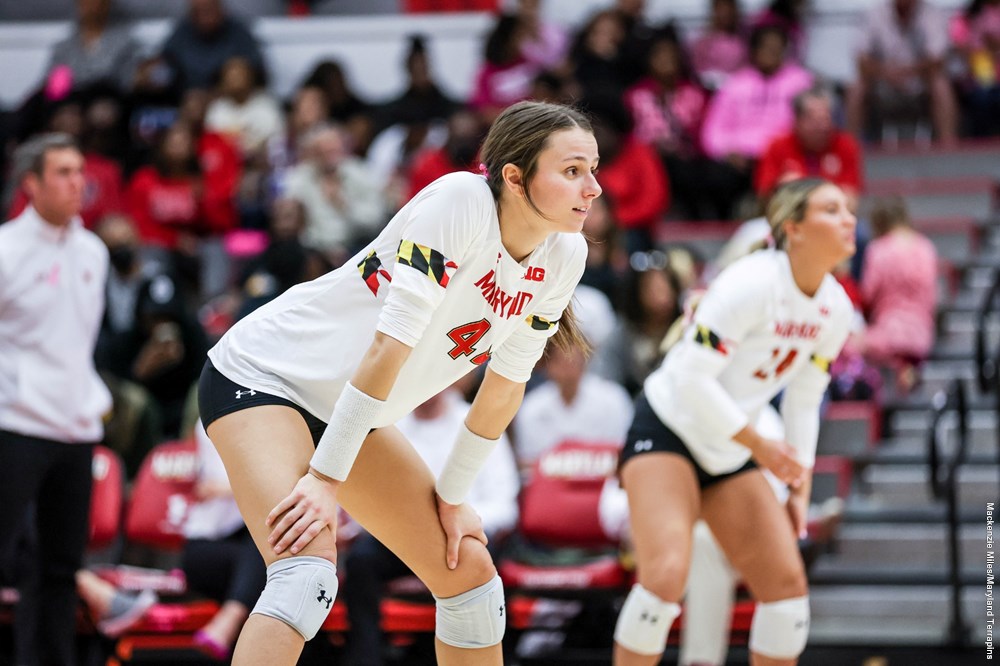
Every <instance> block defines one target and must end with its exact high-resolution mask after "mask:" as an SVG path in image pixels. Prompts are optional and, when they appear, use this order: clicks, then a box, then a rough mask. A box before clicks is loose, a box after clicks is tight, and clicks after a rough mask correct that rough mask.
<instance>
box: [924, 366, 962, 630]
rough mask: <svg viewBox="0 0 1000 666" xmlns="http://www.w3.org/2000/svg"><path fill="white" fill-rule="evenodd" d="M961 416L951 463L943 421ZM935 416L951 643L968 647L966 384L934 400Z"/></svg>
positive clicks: (934, 467) (932, 456) (933, 475)
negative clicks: (962, 483)
mask: <svg viewBox="0 0 1000 666" xmlns="http://www.w3.org/2000/svg"><path fill="white" fill-rule="evenodd" d="M951 412H956V413H957V415H958V431H957V435H958V441H957V442H956V443H955V450H954V451H953V452H952V455H951V456H950V458H949V459H948V460H944V457H945V453H944V452H943V451H942V447H943V444H944V441H943V440H944V432H945V429H944V428H943V423H942V421H943V419H944V417H945V416H946V415H947V414H949V413H951ZM932 414H933V416H932V418H931V424H930V429H929V431H928V437H927V462H928V465H929V467H930V484H931V493H932V494H933V496H934V498H935V499H938V500H940V499H944V500H945V501H946V503H947V506H946V510H947V519H948V525H947V527H948V583H949V585H950V586H951V620H950V622H949V624H948V640H949V643H951V644H952V645H954V646H958V647H961V646H964V645H966V644H967V641H968V639H969V637H970V635H971V634H970V629H969V625H968V624H967V623H966V622H965V618H964V617H963V612H962V551H961V541H960V540H959V534H958V531H959V525H960V521H959V515H958V514H959V506H958V468H959V467H961V466H962V464H963V463H964V462H965V458H966V455H967V453H968V445H969V427H968V426H969V418H968V417H969V405H968V401H967V399H966V392H965V384H964V382H963V381H962V380H961V379H955V380H953V381H952V383H951V384H950V385H949V386H948V389H947V390H941V391H938V392H937V393H936V394H935V395H934V400H933V412H932Z"/></svg>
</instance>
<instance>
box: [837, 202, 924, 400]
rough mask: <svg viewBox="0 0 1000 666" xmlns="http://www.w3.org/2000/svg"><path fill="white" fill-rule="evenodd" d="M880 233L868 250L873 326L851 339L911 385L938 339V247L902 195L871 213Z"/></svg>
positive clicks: (867, 297)
mask: <svg viewBox="0 0 1000 666" xmlns="http://www.w3.org/2000/svg"><path fill="white" fill-rule="evenodd" d="M871 226H872V231H873V233H874V235H875V238H874V240H872V241H871V242H870V243H869V244H868V247H867V249H866V250H865V259H864V270H863V271H862V278H861V300H862V306H863V308H864V312H865V316H866V319H867V321H868V327H867V329H866V330H865V331H864V333H861V334H856V335H855V336H854V338H853V340H852V342H851V343H850V344H851V345H852V346H853V347H854V348H856V349H857V350H858V351H860V352H861V353H862V354H864V356H865V357H866V358H867V359H868V360H869V361H871V362H873V363H875V364H876V365H879V366H882V367H884V368H886V369H888V370H890V371H891V372H893V373H895V376H896V380H897V384H898V385H900V387H901V388H909V387H911V386H912V384H913V380H914V377H915V374H914V369H915V367H916V366H917V365H919V364H920V363H921V362H922V361H923V360H924V359H926V358H927V355H928V354H929V353H930V351H931V347H932V346H933V344H934V312H935V307H936V305H937V252H936V251H935V249H934V244H933V243H932V242H931V241H930V240H928V239H927V238H926V237H925V236H923V235H922V234H920V233H919V232H918V231H916V230H914V229H913V227H912V226H911V225H910V217H909V213H908V212H907V210H906V204H905V203H904V202H903V200H902V199H900V198H899V197H894V198H890V199H886V200H884V201H880V202H879V203H878V204H877V205H876V206H875V208H874V210H873V211H872V214H871Z"/></svg>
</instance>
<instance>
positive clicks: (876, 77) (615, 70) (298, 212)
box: [0, 0, 1000, 477]
mask: <svg viewBox="0 0 1000 666" xmlns="http://www.w3.org/2000/svg"><path fill="white" fill-rule="evenodd" d="M112 3H113V0H79V1H78V2H77V7H78V12H77V16H76V20H75V23H74V25H73V30H72V33H71V34H70V36H69V37H67V38H66V40H64V41H62V42H60V43H59V44H58V45H57V46H56V47H55V49H54V50H53V53H52V57H51V61H50V63H49V66H48V67H47V70H46V72H45V76H44V78H43V80H41V81H39V83H38V86H37V88H36V90H35V91H34V92H33V94H31V96H30V97H29V98H28V99H26V100H24V101H23V103H22V104H20V105H19V106H18V107H17V108H14V109H9V110H7V111H6V112H4V113H3V114H2V116H0V136H2V137H3V139H4V144H3V146H2V153H0V166H2V167H3V168H2V169H0V183H2V199H0V209H2V210H3V211H4V213H5V215H4V219H11V218H13V217H15V216H17V215H18V214H19V213H20V212H21V211H22V210H24V208H25V207H26V206H28V205H30V201H29V199H28V197H27V193H26V191H25V190H24V188H23V187H22V177H23V176H24V173H25V170H26V168H27V165H24V164H19V163H18V161H17V159H16V155H17V152H16V148H17V147H18V146H19V145H21V144H23V143H24V142H25V141H27V140H28V139H29V138H30V137H32V136H35V135H37V134H39V133H43V132H64V133H66V134H69V135H70V136H72V137H73V138H75V139H76V140H77V141H78V143H79V145H80V146H81V148H82V150H83V152H84V156H85V167H84V169H85V177H86V193H85V202H84V208H83V210H82V211H81V216H82V219H83V222H84V224H85V225H86V226H87V227H88V228H90V229H92V230H94V231H96V233H97V234H98V235H99V237H100V238H101V240H102V241H103V242H104V243H105V245H106V246H107V248H108V250H109V252H110V258H111V266H112V270H111V272H110V275H109V278H108V284H107V311H106V314H105V317H104V323H103V326H102V330H101V334H100V337H99V340H98V346H97V352H96V360H97V366H98V368H99V370H100V371H101V373H102V377H103V378H104V380H105V382H106V383H107V385H108V386H109V388H110V390H111V392H112V394H113V396H114V410H113V416H112V418H111V420H110V421H109V423H108V427H107V433H106V439H105V441H106V443H107V444H108V445H109V446H111V447H112V448H113V449H115V450H116V451H118V453H119V454H121V455H122V456H123V458H124V460H125V464H126V469H127V472H128V474H129V476H130V477H131V476H134V475H135V474H136V472H137V471H138V469H139V466H140V464H141V463H142V461H143V459H144V458H145V457H146V455H147V454H148V452H149V451H150V450H152V448H153V447H154V446H155V445H156V444H158V443H160V442H162V441H165V440H168V439H173V438H178V437H185V436H188V435H189V433H190V432H191V428H192V427H193V425H194V423H195V420H196V414H195V413H194V409H193V404H194V402H193V400H192V394H193V387H194V385H195V382H196V380H197V377H198V374H199V372H200V371H201V368H202V365H203V363H204V359H205V354H206V351H207V349H208V348H209V346H210V345H211V344H212V342H213V340H215V339H217V338H218V337H219V336H221V334H222V333H224V332H225V330H226V329H227V328H228V326H230V325H231V324H232V323H233V322H235V321H236V320H238V319H239V318H240V317H242V316H244V315H246V314H247V313H249V312H251V311H252V310H253V309H254V308H255V307H257V306H259V305H261V304H263V303H265V302H267V301H268V300H270V299H271V298H273V297H274V296H276V295H277V294H279V293H281V292H283V291H284V290H286V289H288V288H289V287H291V286H293V285H295V284H297V283H300V282H303V281H306V280H310V279H312V278H314V277H317V276H319V275H322V274H323V273H325V272H327V271H329V270H331V269H333V268H336V267H338V266H340V265H342V264H343V263H344V262H345V261H347V260H348V259H349V258H350V257H351V256H352V255H353V254H354V253H355V252H356V251H357V250H358V249H360V248H361V247H363V246H364V245H365V244H366V243H367V242H368V241H369V240H371V239H372V238H374V237H375V235H376V234H377V233H378V232H379V231H380V230H381V229H382V228H383V226H384V225H385V224H386V223H387V222H388V220H389V219H390V218H391V216H392V215H393V214H394V213H395V212H396V211H397V210H398V209H399V208H400V207H401V206H403V205H404V204H405V203H406V201H407V200H408V199H409V198H410V197H412V196H413V195H414V194H415V193H416V192H418V191H419V190H420V189H421V188H422V187H424V186H425V185H427V184H429V183H431V182H432V181H433V180H435V179H436V178H438V177H439V176H441V175H444V174H445V173H448V172H451V171H456V170H470V171H473V172H476V171H478V169H479V161H478V158H477V149H478V145H479V142H480V141H481V139H482V138H483V135H484V132H485V129H486V128H487V127H488V126H489V123H490V122H491V121H492V120H493V119H494V118H495V117H496V115H497V114H498V113H499V111H500V110H502V109H503V108H504V107H506V106H507V105H509V104H511V103H513V102H516V101H519V100H522V99H527V98H536V99H545V100H552V101H561V102H573V103H577V104H579V105H580V106H581V107H582V108H584V109H585V110H586V111H587V112H588V113H589V114H591V115H592V117H593V118H594V121H595V135H596V136H597V138H598V142H599V145H600V149H601V157H602V162H601V171H600V175H599V180H600V182H601V184H602V186H603V188H604V196H603V198H602V199H600V200H598V201H597V202H596V203H595V205H594V206H593V208H592V209H591V210H590V215H589V218H588V220H587V223H586V228H585V232H586V234H587V236H588V242H589V243H590V256H589V259H588V266H587V271H586V273H585V274H584V277H583V280H582V284H583V285H585V286H586V288H585V289H584V291H586V295H585V296H583V297H582V299H583V300H586V301H587V303H584V307H583V308H582V310H583V317H584V322H583V323H584V325H585V327H586V328H588V330H589V332H590V333H591V334H592V342H593V343H594V346H595V347H596V350H595V354H594V358H593V360H592V361H591V362H590V368H589V370H590V371H591V372H592V373H594V377H593V378H592V379H589V378H584V372H585V370H587V362H586V361H585V360H584V358H583V356H582V354H580V355H574V354H570V353H560V354H556V355H553V356H552V357H551V358H550V360H549V363H550V364H551V367H550V372H549V380H550V383H549V384H547V385H543V386H540V387H538V388H537V389H535V391H536V392H533V393H529V395H528V397H527V399H526V401H525V406H524V409H523V410H522V414H521V415H520V416H519V417H518V418H519V421H521V422H519V423H516V425H515V428H514V434H515V441H514V452H515V455H516V456H517V457H518V462H519V463H520V464H521V466H522V467H524V468H527V467H529V466H530V463H531V462H532V461H533V460H535V459H536V458H537V457H538V456H539V455H540V453H541V451H539V450H537V447H538V446H539V442H540V440H538V441H532V442H528V441H519V440H521V439H522V437H518V436H517V435H518V433H520V432H531V431H532V430H535V431H536V432H537V431H538V430H539V429H542V428H545V429H551V428H552V427H554V426H553V425H552V423H550V422H551V421H552V419H553V415H559V419H557V420H562V421H564V422H565V423H566V424H572V425H575V426H581V424H586V421H585V420H584V417H585V416H586V415H587V414H590V415H591V416H592V417H593V416H596V415H597V414H598V413H599V412H598V411H596V410H594V409H593V408H592V407H590V405H594V404H597V405H605V406H606V405H608V404H619V403H622V404H624V405H627V404H628V402H627V399H626V398H627V394H632V395H634V394H635V393H636V392H637V391H638V390H639V389H640V388H641V385H642V382H643V380H644V379H645V377H646V375H647V374H648V373H649V372H650V371H651V370H652V369H653V368H655V367H656V364H657V363H658V362H659V360H660V359H661V358H662V354H663V352H662V348H661V341H662V340H663V339H664V337H665V336H666V335H667V333H668V331H669V330H670V329H671V326H673V325H674V324H675V322H676V321H677V320H678V319H680V318H682V317H683V310H684V303H685V298H686V296H687V295H688V294H690V293H691V292H693V291H695V290H696V289H697V288H698V287H699V286H700V285H701V283H702V281H703V276H702V273H701V271H702V269H703V267H704V266H705V265H706V264H712V263H713V260H714V259H715V258H714V257H705V256H697V255H692V254H691V252H690V251H688V250H685V249H684V248H682V247H676V246H673V245H671V243H670V241H671V224H672V222H675V221H680V220H685V221H710V220H735V219H747V218H753V217H755V216H757V215H758V214H759V211H760V206H761V203H762V202H763V201H766V199H767V196H768V194H769V193H770V192H771V191H772V190H773V188H774V187H775V186H776V185H777V184H779V183H781V182H784V181H785V180H788V179H790V178H796V177H801V176H805V175H819V176H822V177H825V178H828V179H830V180H832V181H833V182H835V183H837V184H838V185H841V186H842V187H843V188H844V189H845V191H846V192H847V193H848V194H849V196H850V197H851V198H852V199H853V200H854V202H855V203H856V202H857V200H858V198H859V197H861V196H863V195H864V188H865V180H864V173H863V160H862V158H861V155H862V151H863V150H864V148H863V146H865V145H868V144H870V143H873V142H879V141H883V140H885V139H886V137H889V136H896V133H897V132H898V131H905V128H906V127H913V128H915V129H914V130H913V136H915V137H916V138H917V139H919V138H920V137H921V133H923V134H924V135H925V136H926V137H927V138H928V140H932V141H935V142H941V143H942V144H948V143H951V142H954V141H956V140H957V139H958V138H959V137H986V136H997V135H1000V125H998V122H1000V121H998V119H1000V2H997V1H996V0H972V1H971V2H969V3H968V7H967V8H965V9H964V10H963V11H961V12H959V13H957V14H956V15H954V16H952V17H951V18H950V21H949V20H948V19H947V18H946V17H943V16H942V14H941V13H940V12H939V11H938V10H937V9H935V8H934V7H933V5H932V4H931V3H929V2H926V1H921V0H879V1H878V2H875V3H872V4H873V6H872V9H871V11H870V13H869V14H868V16H867V17H866V18H865V19H864V20H863V23H862V24H861V25H859V32H860V33H861V37H860V39H859V43H858V48H857V56H858V67H859V72H860V76H859V78H858V81H857V83H856V84H854V85H852V86H851V87H850V88H849V89H847V90H838V89H837V87H836V86H834V85H830V84H829V83H828V82H824V81H821V80H819V79H818V77H816V76H815V75H814V74H813V73H811V72H810V71H809V70H808V69H807V68H806V67H805V66H804V64H803V62H804V60H803V54H804V53H805V48H806V44H805V42H806V40H807V39H808V36H809V25H808V21H809V14H808V11H807V3H806V2H805V1H804V0H774V1H773V2H771V3H769V5H768V6H767V7H766V8H765V9H764V10H763V11H761V12H759V13H756V14H753V15H745V14H744V13H743V11H741V8H740V3H739V2H738V1H737V0H705V15H706V16H707V17H708V20H707V27H706V28H705V30H704V31H702V32H701V33H699V34H685V33H684V31H682V30H681V29H680V28H679V27H678V26H677V25H676V24H674V23H672V22H668V23H665V24H662V25H651V24H649V23H648V22H647V21H646V20H645V19H644V17H643V5H644V3H643V2H642V1H641V0H639V1H629V0H618V1H617V2H611V1H610V0H609V2H608V3H607V5H608V6H607V8H605V9H602V10H600V11H597V12H596V13H594V14H593V15H592V16H590V17H589V18H588V19H587V20H586V21H585V22H584V23H583V24H581V25H577V26H571V27H567V26H565V25H561V24H557V23H554V22H552V21H550V20H548V19H546V18H545V17H544V13H543V12H542V11H541V9H542V7H541V5H542V2H541V0H520V1H519V2H517V3H515V6H516V8H515V9H514V10H513V11H511V12H509V13H504V14H498V15H497V17H496V19H495V21H494V23H493V25H492V28H491V30H490V31H489V34H488V35H485V38H484V40H483V60H482V64H481V65H480V67H479V69H478V72H477V74H476V77H475V81H474V82H473V84H472V86H471V90H472V93H471V95H470V96H469V98H468V99H464V100H459V99H452V98H451V97H449V95H448V94H446V93H445V92H444V91H443V90H442V88H441V86H440V85H438V83H437V82H436V81H435V79H434V75H433V72H434V63H433V62H432V61H431V58H430V53H429V49H428V48H427V44H426V42H425V38H423V37H421V36H419V35H414V36H413V37H411V38H410V40H409V48H408V52H407V56H406V59H405V64H404V66H405V70H406V77H407V84H406V87H405V89H404V90H402V91H400V93H399V94H398V95H397V96H396V97H394V98H393V99H389V100H382V101H376V100H366V99H362V98H361V97H360V96H359V95H358V94H357V93H356V92H354V91H353V90H352V89H351V87H350V85H349V83H348V81H349V80H350V78H351V77H350V76H349V73H348V72H345V71H344V70H343V68H342V66H341V64H340V63H338V62H337V61H335V60H328V61H324V62H322V63H320V64H318V65H317V66H316V67H315V68H314V70H313V71H312V72H311V73H310V74H309V75H308V76H307V77H306V78H304V80H303V81H302V82H301V84H300V85H299V86H298V87H297V88H296V90H295V91H294V93H293V94H292V95H291V96H289V98H288V99H280V98H278V97H277V96H276V95H274V94H273V93H272V92H271V91H270V90H269V88H268V77H267V73H268V63H267V61H266V59H265V58H264V56H263V55H262V49H261V44H260V43H258V41H257V38H256V37H255V36H254V33H253V32H252V31H251V30H250V29H249V27H248V26H247V24H245V23H244V22H243V21H241V20H239V19H237V18H235V17H234V16H232V15H230V14H229V13H228V12H227V9H226V7H225V6H224V5H223V3H222V1H221V0H190V1H189V11H188V14H187V15H186V16H185V17H184V18H182V19H180V20H178V21H177V22H176V24H175V25H174V26H173V27H172V29H171V31H170V35H169V37H168V38H167V39H166V41H165V42H164V43H163V44H162V45H161V47H160V48H159V49H158V50H156V51H155V52H153V53H148V52H147V51H146V50H144V49H142V48H140V47H139V45H138V44H137V43H136V42H135V41H134V39H133V37H132V36H131V35H130V32H129V30H128V26H126V25H121V24H118V23H115V22H113V21H112V20H111V18H110V17H111V16H112V12H111V10H112ZM288 4H289V6H290V8H291V9H290V11H294V12H295V13H296V14H299V15H301V14H308V13H309V6H310V4H311V3H309V2H290V3H288ZM412 4H414V5H420V4H421V3H412ZM432 4H433V3H432ZM494 4H495V3H494ZM841 119H842V120H843V122H839V121H840V120H841ZM900 128H904V129H902V130H901V129H900ZM871 220H872V224H871V233H872V235H873V236H874V238H873V239H872V240H871V242H870V244H869V245H868V249H867V255H866V256H865V257H864V261H863V262H862V261H861V258H860V257H859V260H858V261H857V262H856V264H855V266H854V270H853V271H852V270H851V269H850V267H845V269H844V271H843V272H842V279H843V282H844V283H845V284H846V285H852V284H853V285H855V289H854V290H853V295H854V296H855V297H856V300H855V304H856V306H857V309H858V313H859V318H861V317H867V318H868V319H869V328H868V332H867V333H865V334H862V333H860V330H861V329H860V327H859V334H858V335H857V336H856V337H855V338H854V342H853V343H852V344H849V346H848V350H849V354H851V355H853V356H851V359H853V361H851V360H850V359H848V360H845V361H843V362H842V364H841V366H840V367H841V368H843V369H844V372H845V373H846V374H848V375H849V376H850V373H855V374H857V375H858V376H859V377H867V376H868V375H866V374H865V371H863V370H858V365H857V364H858V363H861V364H862V365H864V364H868V365H871V366H874V367H881V368H885V369H888V371H889V374H888V377H890V378H891V379H892V380H893V381H895V382H896V383H897V384H898V385H899V386H901V387H903V388H909V387H912V385H913V384H914V382H915V381H916V378H915V377H916V371H917V369H918V368H919V364H920V362H921V360H922V359H923V358H925V357H926V356H927V354H928V353H929V352H930V348H931V345H932V342H933V327H934V321H933V312H934V307H935V297H934V290H935V289H936V282H935V271H936V258H935V256H934V250H933V247H931V246H930V244H929V243H928V242H927V241H926V239H923V238H922V237H921V236H920V235H919V233H918V232H916V231H914V229H913V228H912V227H911V226H910V225H909V224H908V223H907V213H906V210H905V208H904V207H903V206H902V205H901V203H900V202H888V203H886V204H884V205H882V206H880V207H878V209H877V210H876V211H874V212H873V213H872V215H871ZM764 226H765V227H766V225H764ZM751 235H754V234H753V233H751ZM764 236H766V232H765V234H763V235H758V236H757V237H755V239H754V240H755V241H765V240H766V239H765V238H764ZM904 256H905V257H906V260H905V261H900V260H899V257H904ZM890 265H891V266H892V267H893V268H892V271H893V273H892V275H891V276H890V275H887V267H888V266H890ZM903 266H905V267H906V269H907V271H908V273H907V276H906V283H905V284H902V283H901V282H900V281H899V280H900V274H899V273H898V272H895V271H897V270H898V268H899V267H903ZM0 316H2V313H0ZM588 317H589V320H588ZM899 330H905V331H906V333H905V334H903V335H900V334H899V333H898V331H899ZM865 367H867V366H865ZM597 376H600V377H601V378H600V379H597ZM875 376H876V378H878V377H879V375H878V373H876V374H875ZM869 383H870V384H878V383H879V380H878V379H874V380H871V381H870V382H869ZM870 388H871V389H872V390H876V388H877V387H875V386H870ZM546 402H548V403H550V406H546ZM535 403H537V405H536V404H535ZM557 407H560V408H561V410H560V409H557ZM574 414H578V415H579V416H576V415H574ZM530 419H536V420H537V421H538V422H539V425H535V424H534V423H528V421H529V420H530ZM625 423H626V424H627V419H625ZM601 425H604V426H606V427H608V428H612V426H613V425H615V424H609V423H602V424H601ZM612 429H614V428H612ZM571 430H572V429H571ZM577 430H579V432H575V431H568V432H566V433H564V434H565V436H566V437H574V438H579V437H582V436H583V435H584V434H585V431H586V430H587V428H586V427H582V428H577ZM623 434H624V433H622V436H623ZM609 436H610V435H609ZM602 437H603V434H602ZM524 439H525V440H526V439H527V438H526V437H525V438H524ZM551 439H553V441H558V440H559V439H560V438H556V437H552V438H551Z"/></svg>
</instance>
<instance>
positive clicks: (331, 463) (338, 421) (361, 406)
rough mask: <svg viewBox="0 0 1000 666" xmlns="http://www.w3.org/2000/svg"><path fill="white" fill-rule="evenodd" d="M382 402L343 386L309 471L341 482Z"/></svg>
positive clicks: (349, 385)
mask: <svg viewBox="0 0 1000 666" xmlns="http://www.w3.org/2000/svg"><path fill="white" fill-rule="evenodd" d="M384 402H385V401H384V400H378V399H377V398H373V397H371V396H370V395H368V394H367V393H364V392H362V391H359V390H358V389H356V388H354V386H353V385H352V384H351V383H350V382H347V384H345V385H344V391H343V393H341V394H340V398H338V399H337V404H336V405H334V407H333V415H332V416H330V424H329V425H328V426H327V427H326V430H324V431H323V436H322V437H320V438H319V444H318V445H317V446H316V453H314V454H313V457H312V460H310V461H309V464H310V465H311V466H312V468H313V469H315V470H316V471H317V472H319V473H320V474H324V475H326V476H329V477H330V478H333V479H336V480H337V481H343V480H345V479H346V478H347V474H348V473H349V472H350V471H351V467H353V466H354V459H355V458H357V457H358V451H360V450H361V445H362V444H363V443H364V441H365V437H367V436H368V433H369V431H371V428H372V423H373V422H374V421H375V417H377V416H378V413H379V410H380V409H381V408H382V404H383V403H384Z"/></svg>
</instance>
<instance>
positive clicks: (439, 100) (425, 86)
mask: <svg viewBox="0 0 1000 666" xmlns="http://www.w3.org/2000/svg"><path fill="white" fill-rule="evenodd" d="M406 75H407V81H408V83H407V86H406V89H405V90H404V91H403V93H402V94H401V95H399V96H398V97H396V98H395V99H392V100H390V101H388V102H386V103H385V105H383V107H382V109H381V110H380V112H379V114H378V115H379V117H380V122H379V129H384V128H386V127H390V126H392V125H395V124H397V123H403V124H406V125H419V126H422V127H423V131H425V132H426V131H427V126H428V125H429V124H430V123H433V122H443V121H445V120H447V118H448V116H450V115H451V113H452V111H454V110H455V108H456V107H457V105H458V103H457V102H456V101H455V100H453V99H452V98H451V97H450V96H448V95H447V94H446V93H445V92H444V91H442V90H441V86H440V85H438V83H437V81H435V80H434V77H433V76H432V73H431V63H430V55H429V54H428V53H427V40H426V38H425V37H424V36H422V35H412V36H411V37H410V48H409V51H408V52H407V54H406Z"/></svg>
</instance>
